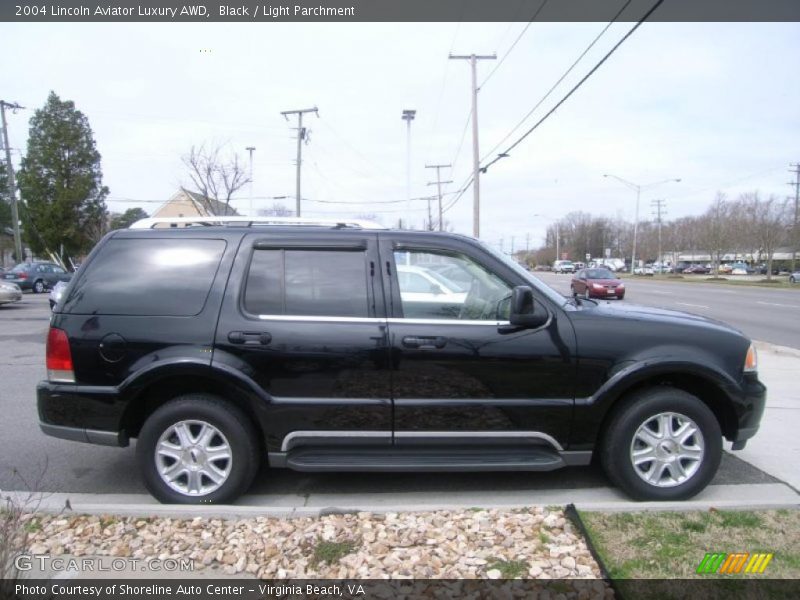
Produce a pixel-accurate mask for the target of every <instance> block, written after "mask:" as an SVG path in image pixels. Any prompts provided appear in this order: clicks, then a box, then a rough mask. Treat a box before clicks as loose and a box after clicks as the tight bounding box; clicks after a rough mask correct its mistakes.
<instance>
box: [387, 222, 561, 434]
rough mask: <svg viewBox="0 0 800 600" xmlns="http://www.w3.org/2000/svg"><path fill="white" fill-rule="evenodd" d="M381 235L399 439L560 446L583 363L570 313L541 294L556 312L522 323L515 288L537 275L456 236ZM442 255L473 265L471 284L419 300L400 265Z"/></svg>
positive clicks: (539, 301)
mask: <svg viewBox="0 0 800 600" xmlns="http://www.w3.org/2000/svg"><path fill="white" fill-rule="evenodd" d="M380 235H381V239H382V241H381V245H380V251H381V264H382V265H383V273H384V282H385V283H384V287H385V289H386V293H387V301H388V303H389V304H388V311H389V314H390V317H389V319H388V321H389V344H390V345H391V353H392V397H393V403H394V438H395V444H398V445H405V444H413V443H445V444H470V445H471V444H493V443H498V442H505V443H510V442H517V441H522V442H526V443H528V442H533V443H542V442H543V443H548V444H551V445H553V446H555V447H556V448H559V449H560V448H561V445H562V444H565V443H566V440H567V439H568V434H569V427H570V419H571V416H572V407H573V398H574V377H575V372H576V365H575V361H574V356H575V340H574V332H573V330H572V326H571V324H570V323H569V322H568V321H567V319H566V318H564V317H561V318H559V316H558V311H556V310H554V309H553V307H551V306H548V301H547V300H546V299H545V298H544V297H542V296H539V295H538V294H537V295H536V300H535V302H536V310H539V311H547V313H549V318H548V319H547V322H546V323H545V324H544V325H543V326H542V327H539V328H537V329H517V330H514V329H512V328H510V327H509V323H508V311H509V302H510V296H511V291H512V289H513V287H514V286H515V285H525V284H526V283H530V282H526V281H525V280H524V279H523V278H522V275H520V274H518V273H516V271H513V270H512V269H511V268H510V267H509V266H507V265H503V263H502V262H500V261H499V260H498V259H496V258H492V257H490V255H484V253H482V252H481V251H480V250H479V249H478V248H476V247H474V246H472V245H470V244H466V243H464V242H462V241H460V240H457V239H454V238H450V237H447V236H431V237H427V236H426V237H422V236H414V235H413V234H402V233H396V232H392V233H382V234H380ZM443 262H447V263H450V264H452V266H453V267H454V268H458V269H460V270H462V271H463V272H465V273H469V274H470V275H471V277H472V283H471V285H470V288H469V291H468V292H467V293H466V294H464V295H463V296H462V297H461V299H460V302H458V303H451V304H449V305H442V306H439V307H437V306H436V305H434V304H432V303H427V304H425V303H420V305H418V306H415V305H414V301H413V300H414V299H413V297H411V296H409V295H408V294H404V291H405V290H403V289H402V285H401V281H400V279H399V278H398V277H397V272H398V265H401V266H403V265H410V266H413V267H414V268H417V269H424V268H425V265H426V264H429V265H430V264H437V263H443ZM407 268H409V267H404V269H407ZM535 293H536V292H535Z"/></svg>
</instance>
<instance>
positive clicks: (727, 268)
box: [717, 265, 733, 275]
mask: <svg viewBox="0 0 800 600" xmlns="http://www.w3.org/2000/svg"><path fill="white" fill-rule="evenodd" d="M731 271H733V267H732V266H731V265H719V266H718V267H717V273H719V274H720V275H728V274H730V273H731Z"/></svg>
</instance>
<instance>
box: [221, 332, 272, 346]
mask: <svg viewBox="0 0 800 600" xmlns="http://www.w3.org/2000/svg"><path fill="white" fill-rule="evenodd" d="M228 341H229V342H230V343H231V344H244V345H245V346H266V345H267V344H269V343H270V342H271V341H272V335H270V334H269V333H267V332H266V331H231V332H230V333H229V334H228Z"/></svg>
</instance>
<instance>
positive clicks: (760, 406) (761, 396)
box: [731, 373, 767, 447]
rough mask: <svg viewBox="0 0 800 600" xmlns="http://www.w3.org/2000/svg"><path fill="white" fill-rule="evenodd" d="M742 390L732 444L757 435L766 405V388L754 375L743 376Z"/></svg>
mask: <svg viewBox="0 0 800 600" xmlns="http://www.w3.org/2000/svg"><path fill="white" fill-rule="evenodd" d="M742 389H743V392H744V393H743V395H742V398H741V401H740V402H738V403H737V407H736V408H737V413H738V414H737V417H738V421H739V422H738V427H737V428H736V434H735V435H734V436H733V438H732V439H731V441H732V442H734V443H739V442H744V441H746V440H749V439H750V438H751V437H753V436H754V435H755V434H756V433H758V428H759V426H760V425H761V417H763V416H764V408H765V407H766V405H767V386H765V385H764V384H763V383H761V382H760V381H759V380H758V376H757V375H756V374H755V373H752V374H750V373H748V374H746V375H745V380H744V384H743V386H742ZM741 447H744V446H743V445H742V446H741Z"/></svg>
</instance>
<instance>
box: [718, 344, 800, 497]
mask: <svg viewBox="0 0 800 600" xmlns="http://www.w3.org/2000/svg"><path fill="white" fill-rule="evenodd" d="M756 348H757V350H758V371H759V378H760V379H761V381H763V382H764V384H765V385H766V386H767V409H766V411H764V417H763V419H762V420H761V428H760V429H759V431H758V433H757V434H756V436H755V437H754V438H753V439H751V440H749V441H748V442H747V446H746V447H745V449H744V450H741V451H739V452H734V454H735V455H736V456H738V457H739V458H741V459H742V460H744V461H747V462H749V463H750V464H752V465H754V466H756V467H758V468H759V469H761V470H762V471H765V472H766V473H769V474H770V475H772V476H773V477H777V478H778V479H780V480H781V481H785V482H786V483H788V484H789V485H791V486H792V487H793V488H794V489H795V490H796V491H798V492H800V350H796V349H794V348H786V347H785V346H775V345H773V344H767V343H763V342H756Z"/></svg>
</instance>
